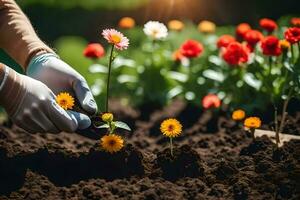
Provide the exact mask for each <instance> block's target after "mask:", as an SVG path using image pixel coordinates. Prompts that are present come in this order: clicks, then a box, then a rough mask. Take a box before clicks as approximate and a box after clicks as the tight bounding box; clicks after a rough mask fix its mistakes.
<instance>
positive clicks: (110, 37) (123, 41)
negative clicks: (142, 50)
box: [102, 29, 129, 50]
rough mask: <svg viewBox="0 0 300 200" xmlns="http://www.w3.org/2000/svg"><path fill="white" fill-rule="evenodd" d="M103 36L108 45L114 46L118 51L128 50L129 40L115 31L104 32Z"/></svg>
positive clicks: (107, 30) (106, 30)
mask: <svg viewBox="0 0 300 200" xmlns="http://www.w3.org/2000/svg"><path fill="white" fill-rule="evenodd" d="M102 36H103V37H104V38H105V39H106V40H107V41H108V43H110V44H113V45H114V46H115V47H116V49H118V50H124V49H127V48H128V45H129V40H128V38H127V37H125V36H124V35H123V34H122V33H121V32H119V31H117V30H115V29H105V30H103V32H102Z"/></svg>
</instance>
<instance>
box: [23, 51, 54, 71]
mask: <svg viewBox="0 0 300 200" xmlns="http://www.w3.org/2000/svg"><path fill="white" fill-rule="evenodd" d="M53 57H54V58H59V56H58V55H57V54H54V53H44V54H41V55H37V56H34V57H33V58H32V59H31V61H30V62H29V64H28V66H27V69H26V74H27V75H29V76H30V75H32V74H34V73H35V72H36V71H37V70H38V67H41V66H43V63H44V62H46V61H47V60H48V59H49V58H53Z"/></svg>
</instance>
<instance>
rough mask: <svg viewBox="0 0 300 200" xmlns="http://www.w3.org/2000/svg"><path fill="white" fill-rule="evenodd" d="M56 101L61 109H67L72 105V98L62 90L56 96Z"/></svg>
mask: <svg viewBox="0 0 300 200" xmlns="http://www.w3.org/2000/svg"><path fill="white" fill-rule="evenodd" d="M56 103H57V104H58V105H59V106H60V107H62V108H63V109H65V110H69V109H72V108H73V106H74V98H73V97H72V96H71V95H70V94H69V93H67V92H62V93H59V94H58V95H57V96H56Z"/></svg>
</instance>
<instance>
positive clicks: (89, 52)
mask: <svg viewBox="0 0 300 200" xmlns="http://www.w3.org/2000/svg"><path fill="white" fill-rule="evenodd" d="M83 55H84V56H85V57H87V58H101V57H103V56H104V55H105V51H104V48H103V47H102V45H101V44H99V43H91V44H88V45H87V47H86V48H85V49H84V51H83Z"/></svg>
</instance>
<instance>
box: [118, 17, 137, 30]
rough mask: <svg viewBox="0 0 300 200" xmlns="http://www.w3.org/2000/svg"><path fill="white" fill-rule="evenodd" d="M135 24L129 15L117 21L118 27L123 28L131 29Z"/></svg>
mask: <svg viewBox="0 0 300 200" xmlns="http://www.w3.org/2000/svg"><path fill="white" fill-rule="evenodd" d="M134 26H135V20H134V19H133V18H131V17H123V18H121V19H120V21H119V27H120V28H123V29H131V28H133V27H134Z"/></svg>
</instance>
